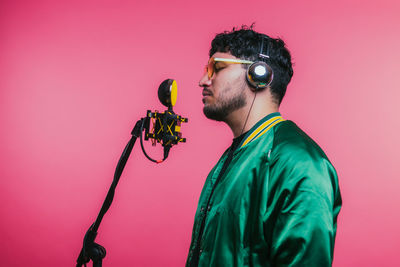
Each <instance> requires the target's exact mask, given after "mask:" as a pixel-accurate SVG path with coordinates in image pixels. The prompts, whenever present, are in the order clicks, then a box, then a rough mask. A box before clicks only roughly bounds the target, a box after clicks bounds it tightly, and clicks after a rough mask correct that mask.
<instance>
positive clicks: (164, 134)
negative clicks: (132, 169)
mask: <svg viewBox="0 0 400 267" xmlns="http://www.w3.org/2000/svg"><path fill="white" fill-rule="evenodd" d="M177 95H178V88H177V84H176V81H175V80H173V79H166V80H164V81H163V82H162V83H161V84H160V86H159V88H158V99H159V100H160V102H161V103H162V104H163V105H164V106H166V107H167V108H168V109H167V110H166V111H164V112H159V111H157V110H156V111H154V112H152V111H151V110H147V114H146V117H145V118H143V121H142V125H141V130H140V144H141V147H142V151H143V154H144V155H145V156H146V157H147V158H148V159H149V160H151V161H153V162H156V163H161V162H163V161H164V160H165V159H166V158H167V157H168V154H169V150H170V149H171V147H172V146H174V145H177V144H178V143H181V142H182V143H185V142H186V138H183V137H182V133H181V131H180V130H181V124H182V122H185V123H187V122H188V119H187V118H184V117H182V116H180V115H178V114H176V113H175V112H174V111H173V107H174V106H175V104H176V100H177ZM150 124H151V125H150ZM143 130H144V131H145V135H144V140H146V141H147V140H149V139H150V140H151V142H152V145H153V146H155V145H156V144H157V143H160V144H161V145H162V146H163V147H164V158H163V159H162V160H154V159H152V158H151V157H150V156H149V155H147V153H146V151H145V149H144V147H143V139H142V132H143Z"/></svg>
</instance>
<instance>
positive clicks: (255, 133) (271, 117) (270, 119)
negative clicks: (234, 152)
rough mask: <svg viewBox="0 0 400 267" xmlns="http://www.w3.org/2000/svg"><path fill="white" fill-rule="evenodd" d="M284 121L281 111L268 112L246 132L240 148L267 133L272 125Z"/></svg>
mask: <svg viewBox="0 0 400 267" xmlns="http://www.w3.org/2000/svg"><path fill="white" fill-rule="evenodd" d="M282 121H284V119H283V118H282V116H281V114H280V113H279V112H274V113H271V114H268V115H267V116H265V117H264V118H262V119H261V120H259V121H258V122H257V123H256V124H255V125H254V126H253V127H252V128H251V129H250V130H249V131H248V132H247V134H246V136H245V137H244V138H243V140H242V142H241V143H240V145H239V148H242V147H244V146H246V145H248V144H249V143H251V142H253V141H254V140H256V139H258V138H260V137H261V136H263V135H264V134H266V133H267V132H268V131H269V130H270V129H271V128H272V127H274V126H275V125H276V124H278V123H280V122H282Z"/></svg>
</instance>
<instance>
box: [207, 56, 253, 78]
mask: <svg viewBox="0 0 400 267" xmlns="http://www.w3.org/2000/svg"><path fill="white" fill-rule="evenodd" d="M253 63H254V62H253V61H249V60H242V59H233V58H219V57H212V58H210V60H209V61H208V64H207V66H206V67H205V70H204V74H205V73H207V75H208V78H209V79H211V77H212V76H213V75H214V72H215V71H218V70H220V69H223V68H225V67H227V66H228V65H230V64H253Z"/></svg>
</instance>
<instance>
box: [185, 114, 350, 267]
mask: <svg viewBox="0 0 400 267" xmlns="http://www.w3.org/2000/svg"><path fill="white" fill-rule="evenodd" d="M228 154H229V148H228V150H227V151H225V153H224V154H223V155H222V157H221V158H220V160H219V161H218V163H217V164H216V165H215V167H214V168H213V169H212V170H211V172H210V174H209V175H208V177H207V179H206V182H205V184H204V187H203V190H202V192H201V195H200V199H199V204H198V208H197V211H196V215H195V220H194V226H193V234H192V241H191V245H190V250H189V255H188V258H187V262H186V266H207V267H209V266H318V267H323V266H331V265H332V259H333V248H334V243H335V235H336V222H337V216H338V213H339V210H340V207H341V203H342V202H341V196H340V191H339V185H338V179H337V174H336V171H335V169H334V168H333V166H332V164H331V163H330V162H329V160H328V158H327V157H326V155H325V153H324V152H323V151H322V150H321V148H320V147H319V146H318V145H317V144H316V143H315V142H314V141H313V140H312V139H311V138H310V137H308V136H307V135H306V134H305V133H304V132H303V131H302V130H301V129H299V128H298V127H297V126H296V125H295V124H294V123H293V122H291V121H288V120H283V119H282V117H281V116H280V114H279V113H272V114H270V115H268V116H267V117H265V118H264V119H262V120H261V121H259V122H258V123H257V124H256V125H255V126H254V127H253V128H252V129H251V130H250V131H249V132H248V133H247V134H246V135H245V137H244V138H243V139H242V141H241V143H240V144H239V146H238V147H237V149H236V150H235V152H234V153H233V157H232V159H231V162H230V164H229V165H228V167H227V168H226V169H225V171H224V173H223V174H222V176H221V177H219V178H218V176H219V174H220V171H221V168H222V167H223V165H224V163H225V161H226V160H227V158H228ZM225 167H226V166H225ZM217 178H218V180H217Z"/></svg>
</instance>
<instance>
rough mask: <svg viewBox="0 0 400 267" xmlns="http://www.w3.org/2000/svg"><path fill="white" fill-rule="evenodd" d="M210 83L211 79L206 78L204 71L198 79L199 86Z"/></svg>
mask: <svg viewBox="0 0 400 267" xmlns="http://www.w3.org/2000/svg"><path fill="white" fill-rule="evenodd" d="M210 85H211V79H210V78H208V74H207V73H204V75H203V76H202V77H201V79H200V81H199V86H200V87H206V86H207V87H208V86H210Z"/></svg>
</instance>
